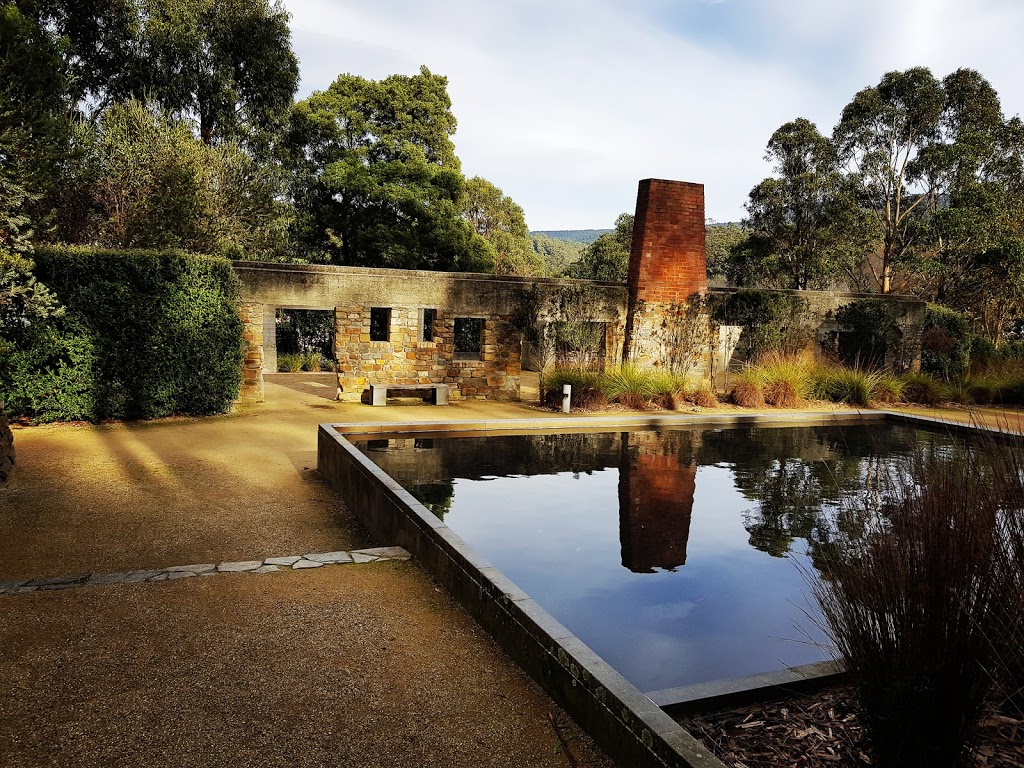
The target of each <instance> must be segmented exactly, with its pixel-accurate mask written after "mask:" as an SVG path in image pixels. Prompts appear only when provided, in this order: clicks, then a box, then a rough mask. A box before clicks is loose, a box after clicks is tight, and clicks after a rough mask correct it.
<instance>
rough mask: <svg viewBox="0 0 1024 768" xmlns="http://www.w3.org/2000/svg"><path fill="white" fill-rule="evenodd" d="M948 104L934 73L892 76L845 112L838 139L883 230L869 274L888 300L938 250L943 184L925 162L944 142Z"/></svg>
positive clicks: (842, 157)
mask: <svg viewBox="0 0 1024 768" xmlns="http://www.w3.org/2000/svg"><path fill="white" fill-rule="evenodd" d="M945 103H946V94H945V91H944V90H943V87H942V83H940V82H939V81H938V80H937V79H936V78H935V77H934V76H933V75H932V73H931V71H929V70H928V69H927V68H925V67H914V68H912V69H908V70H906V71H905V72H888V73H886V74H885V75H884V76H883V77H882V79H881V81H880V82H879V83H878V85H876V86H871V87H868V88H865V89H863V90H862V91H860V92H859V93H857V94H856V95H855V96H854V97H853V99H852V101H850V103H849V104H847V105H846V107H844V108H843V112H842V116H841V117H840V119H839V123H838V124H837V125H836V127H835V130H834V131H833V134H832V139H833V142H834V143H835V146H836V149H837V151H838V153H839V158H840V160H841V161H842V162H843V163H845V164H846V167H847V169H848V170H849V172H850V173H851V178H852V179H853V180H854V181H855V182H856V184H857V188H858V196H859V202H860V204H861V206H862V207H863V208H864V209H866V210H867V211H869V212H870V213H871V215H872V216H873V217H874V219H875V221H876V223H877V226H878V228H879V230H880V241H879V244H878V249H877V264H875V263H872V262H869V266H870V268H871V271H872V274H873V276H874V278H875V281H876V282H877V284H878V287H879V288H880V290H881V292H882V293H889V292H890V291H891V290H892V285H893V276H894V274H895V272H896V271H897V270H898V269H899V267H900V266H901V265H903V264H906V263H908V262H912V261H914V260H915V259H917V258H919V257H920V256H921V255H922V253H923V252H924V251H926V250H927V249H928V248H929V247H930V243H929V241H928V237H929V232H928V229H927V218H928V217H927V213H928V208H929V205H932V206H934V201H935V194H936V191H937V180H936V177H935V175H934V174H932V173H929V172H928V167H927V164H926V163H922V162H921V155H922V154H923V153H924V154H927V150H928V149H929V148H930V147H931V146H933V145H934V144H935V143H936V142H938V141H939V139H940V135H941V124H942V117H943V110H944V107H945Z"/></svg>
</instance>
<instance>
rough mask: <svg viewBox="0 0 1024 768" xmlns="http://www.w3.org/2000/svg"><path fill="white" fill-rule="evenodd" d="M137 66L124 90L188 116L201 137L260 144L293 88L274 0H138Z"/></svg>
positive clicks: (290, 57) (282, 19)
mask: <svg viewBox="0 0 1024 768" xmlns="http://www.w3.org/2000/svg"><path fill="white" fill-rule="evenodd" d="M139 2H140V16H141V30H140V40H139V49H140V59H141V66H140V72H139V77H138V80H137V82H136V83H135V84H134V92H133V94H132V95H134V96H136V97H137V98H144V99H150V100H153V101H156V102H157V103H158V104H160V105H161V106H162V107H163V108H164V109H166V110H167V111H168V112H170V113H171V114H172V115H174V116H175V117H178V118H182V117H184V118H191V119H193V120H194V121H195V123H196V125H197V126H198V129H199V136H200V137H201V138H202V140H203V141H204V142H205V143H206V144H212V143H214V142H216V141H222V140H228V139H234V140H240V141H244V142H246V143H248V144H250V145H256V146H259V147H262V146H263V145H265V144H266V142H267V139H268V136H270V135H273V134H274V133H275V132H276V131H278V130H279V129H280V128H282V127H283V125H284V123H285V120H286V119H287V114H288V109H289V108H290V107H291V104H292V99H293V97H294V96H295V92H296V90H297V89H298V79H299V63H298V59H297V58H296V57H295V54H294V53H293V52H292V48H291V31H290V29H289V26H288V21H289V14H288V12H287V11H286V10H285V8H284V6H283V5H282V4H281V2H280V0H271V1H268V0H139Z"/></svg>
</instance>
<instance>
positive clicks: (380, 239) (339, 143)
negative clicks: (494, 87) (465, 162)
mask: <svg viewBox="0 0 1024 768" xmlns="http://www.w3.org/2000/svg"><path fill="white" fill-rule="evenodd" d="M447 84H448V81H447V78H445V77H442V76H440V75H435V74H433V73H431V72H430V70H429V69H427V68H426V67H422V68H421V69H420V71H419V73H418V74H416V75H412V76H406V75H392V76H390V77H387V78H385V79H384V80H380V81H374V80H367V79H365V78H362V77H357V76H355V75H342V76H340V77H339V78H338V79H337V80H335V81H334V83H333V84H332V85H331V86H330V88H328V89H327V90H326V91H319V92H317V93H314V94H313V95H312V96H310V97H309V98H308V99H305V100H303V101H301V102H299V103H298V104H296V105H295V108H294V109H293V111H292V116H291V121H290V125H289V130H288V134H287V137H286V146H287V147H288V150H289V153H290V162H291V163H292V166H293V168H294V171H293V181H292V196H293V198H294V200H295V206H296V214H297V228H296V240H297V242H298V244H299V245H300V246H301V247H305V248H308V249H311V250H312V251H314V252H315V253H316V254H318V256H319V257H320V258H321V259H322V260H324V261H329V262H332V263H336V264H348V265H353V266H384V267H399V268H407V269H451V270H469V271H472V270H484V271H488V270H490V269H493V267H494V262H493V248H488V245H487V243H486V241H485V240H484V238H483V237H482V236H480V235H478V234H477V233H475V232H474V231H473V226H471V224H470V222H469V221H468V220H467V218H466V217H464V216H463V215H462V214H463V212H464V201H465V200H466V194H467V193H466V183H465V179H464V177H463V175H462V169H461V166H460V163H459V159H458V158H457V157H456V156H455V147H454V145H453V144H452V140H451V136H452V134H453V133H454V132H455V116H454V115H453V114H452V112H451V100H450V99H449V97H448V91H447Z"/></svg>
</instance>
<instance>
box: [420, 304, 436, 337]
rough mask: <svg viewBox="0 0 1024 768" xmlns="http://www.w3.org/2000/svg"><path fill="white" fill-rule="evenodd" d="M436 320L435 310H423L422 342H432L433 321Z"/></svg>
mask: <svg viewBox="0 0 1024 768" xmlns="http://www.w3.org/2000/svg"><path fill="white" fill-rule="evenodd" d="M435 319H437V310H436V309H424V310H423V341H433V340H434V320H435Z"/></svg>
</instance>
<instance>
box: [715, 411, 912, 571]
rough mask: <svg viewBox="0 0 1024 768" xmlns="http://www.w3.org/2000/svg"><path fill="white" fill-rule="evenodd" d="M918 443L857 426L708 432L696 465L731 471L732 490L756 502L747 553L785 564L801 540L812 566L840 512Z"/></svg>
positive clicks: (899, 431) (748, 521) (748, 518)
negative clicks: (725, 467)
mask: <svg viewBox="0 0 1024 768" xmlns="http://www.w3.org/2000/svg"><path fill="white" fill-rule="evenodd" d="M916 436H917V433H916V432H915V431H914V430H910V429H906V428H903V427H892V428H888V427H886V428H881V429H879V428H871V427H866V426H859V425H858V426H848V427H841V428H840V427H806V428H799V429H743V430H728V431H722V432H707V433H705V435H704V441H703V446H702V451H701V457H700V458H701V463H702V464H707V463H715V464H726V465H728V466H729V467H730V468H731V469H732V471H733V473H734V477H735V483H736V487H737V488H738V489H739V490H740V491H741V492H742V493H743V495H744V496H745V497H746V498H748V499H750V500H752V501H756V502H757V505H756V506H755V507H753V508H752V509H749V510H747V511H746V512H744V514H743V520H744V527H745V528H746V530H747V532H748V533H749V534H750V545H751V546H752V547H754V548H755V549H758V550H760V551H762V552H766V553H768V554H769V555H772V556H773V557H785V556H786V555H787V554H788V552H789V551H790V550H791V549H792V546H793V542H794V540H796V539H804V540H805V541H807V542H808V544H809V547H810V554H811V557H812V559H817V557H818V555H819V554H820V550H821V548H822V547H824V546H826V545H827V542H828V541H830V540H831V539H832V537H831V536H829V535H828V534H827V533H826V532H827V531H828V530H830V529H831V527H832V526H834V525H835V524H836V522H837V520H836V517H837V512H838V511H839V510H840V509H841V508H843V507H844V506H848V505H849V500H850V499H852V498H854V497H855V496H856V495H857V494H860V493H863V492H864V490H865V488H866V485H867V484H868V483H871V482H872V478H876V479H877V478H878V477H879V475H880V474H882V473H883V472H884V471H885V467H887V466H890V465H892V463H893V462H897V461H900V460H902V459H904V458H905V457H906V456H908V455H909V453H910V452H911V451H912V450H913V446H914V444H915V442H916Z"/></svg>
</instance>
